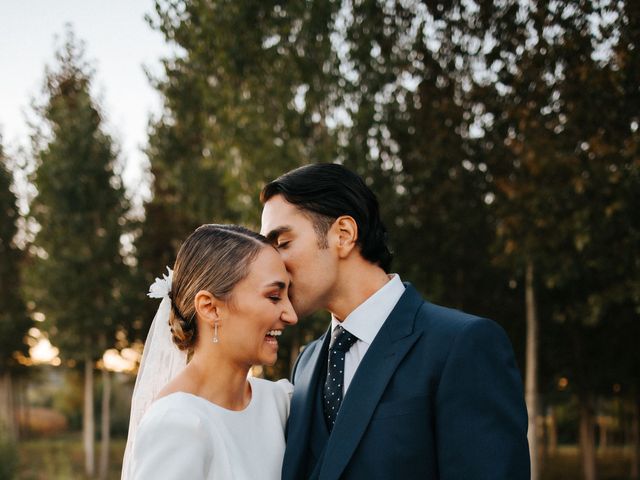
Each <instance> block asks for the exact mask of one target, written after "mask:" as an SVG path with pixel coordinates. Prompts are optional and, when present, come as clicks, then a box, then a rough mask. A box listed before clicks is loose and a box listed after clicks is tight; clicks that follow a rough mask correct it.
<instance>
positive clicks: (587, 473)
mask: <svg viewBox="0 0 640 480" xmlns="http://www.w3.org/2000/svg"><path fill="white" fill-rule="evenodd" d="M579 401H580V458H581V461H582V472H583V474H584V480H597V478H598V475H597V470H596V444H595V431H594V425H595V421H594V415H593V405H592V404H591V398H590V397H589V396H588V395H581V396H580V398H579Z"/></svg>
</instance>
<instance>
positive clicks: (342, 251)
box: [331, 215, 358, 258]
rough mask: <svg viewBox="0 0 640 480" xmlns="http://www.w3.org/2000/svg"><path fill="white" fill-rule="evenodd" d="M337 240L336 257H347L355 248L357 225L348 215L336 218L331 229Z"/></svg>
mask: <svg viewBox="0 0 640 480" xmlns="http://www.w3.org/2000/svg"><path fill="white" fill-rule="evenodd" d="M331 228H332V230H334V232H333V233H334V235H336V236H337V240H338V255H339V256H340V258H345V257H347V256H348V255H349V254H350V253H351V251H352V250H353V249H354V247H355V246H356V242H357V240H358V224H357V223H356V221H355V220H354V219H353V217H351V216H349V215H343V216H341V217H338V218H337V219H336V221H335V222H334V223H333V226H332V227H331Z"/></svg>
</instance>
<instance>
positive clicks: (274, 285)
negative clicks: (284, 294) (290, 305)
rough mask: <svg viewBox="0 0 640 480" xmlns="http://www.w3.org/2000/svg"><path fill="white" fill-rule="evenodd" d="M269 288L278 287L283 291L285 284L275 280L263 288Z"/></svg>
mask: <svg viewBox="0 0 640 480" xmlns="http://www.w3.org/2000/svg"><path fill="white" fill-rule="evenodd" d="M269 287H278V288H279V289H280V290H284V289H285V288H287V284H286V283H285V282H281V281H280V280H276V281H275V282H271V283H269V284H268V285H265V288H269Z"/></svg>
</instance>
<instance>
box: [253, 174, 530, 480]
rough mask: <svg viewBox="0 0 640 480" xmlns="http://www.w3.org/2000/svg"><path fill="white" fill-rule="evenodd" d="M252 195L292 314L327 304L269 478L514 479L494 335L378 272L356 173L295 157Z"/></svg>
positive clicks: (514, 390) (519, 403) (512, 415)
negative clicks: (296, 161) (278, 259)
mask: <svg viewBox="0 0 640 480" xmlns="http://www.w3.org/2000/svg"><path fill="white" fill-rule="evenodd" d="M261 200H262V202H263V203H264V209H263V212H262V229H261V231H262V234H263V235H265V236H267V238H268V239H269V240H270V241H271V242H272V244H273V245H274V246H275V247H276V248H278V250H279V251H280V254H281V256H282V259H283V260H284V262H285V265H286V266H287V270H288V271H289V273H290V275H291V278H292V284H291V288H290V292H291V301H292V303H293V306H294V308H295V309H296V311H297V313H298V316H300V317H302V316H305V315H308V314H311V313H313V312H315V311H318V310H323V309H326V310H328V311H329V312H331V327H330V329H329V330H328V331H327V332H326V333H325V334H324V335H323V336H321V337H320V338H319V339H317V340H316V341H314V342H312V343H311V344H309V345H308V346H307V347H306V348H305V349H304V351H303V352H302V353H301V354H300V356H299V358H298V360H297V363H296V366H295V367H294V371H293V375H292V377H293V378H292V380H293V382H294V385H295V390H294V394H293V398H292V400H291V413H290V417H289V423H288V427H287V449H286V452H285V457H284V465H283V471H282V478H283V479H284V480H299V479H307V478H314V479H321V480H330V479H339V478H343V479H363V480H364V479H366V480H371V479H394V478H398V479H413V478H421V479H434V480H435V479H440V480H449V479H456V480H458V479H459V480H475V479H491V480H525V479H526V480H528V479H529V452H528V447H527V413H526V408H525V405H524V402H523V394H522V384H521V379H520V374H519V372H518V369H517V367H516V364H515V360H514V356H513V351H512V348H511V344H510V343H509V340H508V339H507V336H506V335H505V333H504V331H503V330H502V329H501V328H500V327H499V326H498V325H497V324H495V323H494V322H492V321H491V320H487V319H483V318H479V317H475V316H472V315H467V314H465V313H462V312H459V311H456V310H451V309H448V308H444V307H440V306H437V305H433V304H431V303H429V302H426V301H425V300H423V299H422V297H421V296H420V294H419V293H418V292H417V291H416V290H415V289H414V288H413V287H412V286H411V284H408V283H402V281H401V279H400V276H399V275H398V274H393V275H388V271H389V265H390V262H391V253H390V252H389V249H388V248H387V245H386V236H387V235H386V230H385V227H384V225H383V224H382V222H381V220H380V216H379V211H378V202H377V199H376V197H375V195H374V194H373V192H371V190H370V189H369V188H368V187H367V186H366V185H365V183H364V182H363V181H362V179H361V178H360V177H358V176H357V175H356V174H354V173H352V172H350V171H349V170H347V169H346V168H344V167H342V166H340V165H336V164H315V165H307V166H304V167H301V168H298V169H296V170H293V171H291V172H288V173H286V174H285V175H283V176H281V177H280V178H278V179H276V180H274V181H273V182H271V183H269V184H268V185H267V186H266V187H265V188H264V189H263V191H262V195H261Z"/></svg>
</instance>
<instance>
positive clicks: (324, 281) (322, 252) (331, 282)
mask: <svg viewBox="0 0 640 480" xmlns="http://www.w3.org/2000/svg"><path fill="white" fill-rule="evenodd" d="M260 233H262V235H264V236H265V237H267V238H268V239H269V241H270V242H271V244H272V245H273V246H274V247H276V248H277V249H278V252H279V253H280V256H281V257H282V260H283V261H284V264H285V267H286V268H287V271H288V272H289V275H290V276H291V287H290V288H289V296H290V298H291V303H292V304H293V308H294V309H295V310H296V313H297V314H298V316H299V317H303V316H306V315H309V314H311V313H313V312H315V311H317V310H321V309H326V308H328V305H329V303H330V300H331V297H332V292H333V290H334V289H335V285H336V281H337V276H336V274H337V255H336V251H335V248H333V246H332V244H333V242H332V234H331V232H330V233H329V234H328V236H327V238H326V239H319V238H318V233H317V232H316V230H315V229H314V227H313V221H312V220H311V218H310V216H309V215H306V214H305V213H304V212H303V211H301V210H300V209H299V208H297V207H296V206H295V205H293V204H291V203H289V202H287V201H286V200H285V199H284V197H283V196H282V195H276V196H274V197H272V198H270V199H269V200H268V201H267V202H266V203H265V204H264V209H263V210H262V228H261V229H260Z"/></svg>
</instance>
